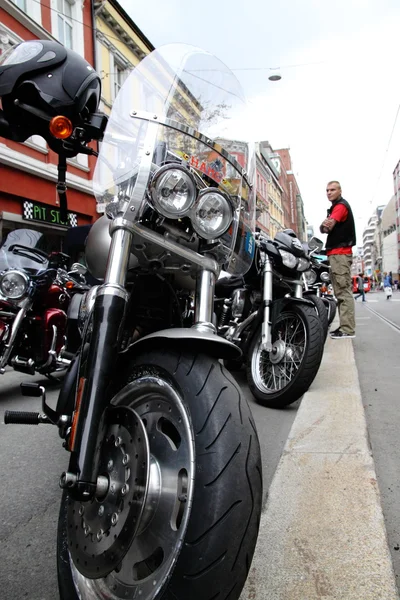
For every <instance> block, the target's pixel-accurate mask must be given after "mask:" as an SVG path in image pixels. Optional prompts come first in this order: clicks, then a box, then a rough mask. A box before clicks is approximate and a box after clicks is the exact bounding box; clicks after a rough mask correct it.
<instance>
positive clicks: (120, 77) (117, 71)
mask: <svg viewBox="0 0 400 600" xmlns="http://www.w3.org/2000/svg"><path fill="white" fill-rule="evenodd" d="M124 81H125V68H124V67H123V66H122V65H121V64H119V63H118V62H116V61H114V98H116V97H117V94H118V92H119V90H120V89H121V88H122V84H123V83H124Z"/></svg>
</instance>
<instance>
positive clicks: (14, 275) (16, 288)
mask: <svg viewBox="0 0 400 600" xmlns="http://www.w3.org/2000/svg"><path fill="white" fill-rule="evenodd" d="M28 287H29V278H28V276H27V275H25V273H22V272H21V271H6V272H5V273H4V275H3V276H2V277H1V279H0V292H1V294H2V295H3V296H4V297H5V298H7V299H9V300H20V299H21V298H23V297H24V295H25V294H26V292H27V290H28Z"/></svg>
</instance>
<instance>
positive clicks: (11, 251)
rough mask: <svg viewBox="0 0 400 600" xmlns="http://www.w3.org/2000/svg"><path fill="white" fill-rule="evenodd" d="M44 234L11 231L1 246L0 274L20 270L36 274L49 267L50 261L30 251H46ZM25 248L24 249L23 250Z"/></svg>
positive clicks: (28, 231)
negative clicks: (10, 270)
mask: <svg viewBox="0 0 400 600" xmlns="http://www.w3.org/2000/svg"><path fill="white" fill-rule="evenodd" d="M44 244H45V239H44V236H43V234H42V233H40V232H39V231H35V230H33V229H16V230H15V231H10V233H9V234H8V235H7V237H6V238H5V240H3V242H2V244H1V246H0V273H1V272H2V271H5V270H6V269H19V270H22V271H28V272H29V273H31V274H35V273H37V272H38V271H41V270H42V269H46V268H47V266H48V260H47V259H45V258H44V256H41V255H39V254H35V252H32V251H30V249H33V250H34V249H37V250H41V251H44ZM22 246H24V248H22Z"/></svg>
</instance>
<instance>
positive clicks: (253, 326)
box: [216, 230, 324, 408]
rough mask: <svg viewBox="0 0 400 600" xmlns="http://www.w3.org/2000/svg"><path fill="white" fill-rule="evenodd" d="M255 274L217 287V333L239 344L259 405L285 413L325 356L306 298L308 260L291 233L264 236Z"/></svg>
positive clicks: (237, 364)
mask: <svg viewBox="0 0 400 600" xmlns="http://www.w3.org/2000/svg"><path fill="white" fill-rule="evenodd" d="M256 247H257V251H256V256H255V260H254V263H253V266H252V268H251V270H250V271H249V272H248V273H247V274H245V275H244V277H242V278H236V279H232V278H223V279H220V280H219V281H218V282H217V286H216V294H217V297H218V299H219V300H218V302H217V303H216V306H217V323H218V332H219V334H220V335H221V336H223V337H224V338H225V339H227V340H231V341H233V342H234V343H236V344H237V345H238V346H239V347H240V349H241V350H242V357H241V358H240V359H234V360H230V361H228V362H227V363H226V364H227V366H228V368H230V369H238V368H241V366H242V365H243V364H245V366H246V375H247V381H248V384H249V387H250V389H251V391H252V392H253V395H254V397H255V398H256V400H257V402H258V403H260V404H262V405H264V406H269V407H273V408H282V407H284V406H287V405H288V404H291V403H292V402H295V401H296V400H298V399H299V398H300V397H301V396H302V395H303V394H304V393H305V392H306V391H307V390H308V388H309V387H310V385H311V383H312V381H313V380H314V378H315V376H316V374H317V372H318V369H319V366H320V363H321V359H322V354H323V346H324V332H323V327H322V324H321V320H320V319H319V317H318V313H317V311H316V307H315V305H314V303H313V302H312V300H310V299H307V298H304V297H303V294H302V287H303V284H302V273H303V272H304V271H306V270H307V269H309V267H310V261H309V259H308V257H307V254H306V252H305V250H304V248H303V246H302V244H301V242H300V241H299V240H298V239H297V237H296V236H295V234H294V233H293V231H292V230H285V231H283V232H280V233H278V234H277V235H276V237H275V239H274V240H271V239H267V238H265V237H263V236H262V235H260V236H259V237H258V239H257V240H256Z"/></svg>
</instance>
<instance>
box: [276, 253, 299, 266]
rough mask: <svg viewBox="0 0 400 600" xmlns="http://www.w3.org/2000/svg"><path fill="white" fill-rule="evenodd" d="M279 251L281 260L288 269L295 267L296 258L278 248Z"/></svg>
mask: <svg viewBox="0 0 400 600" xmlns="http://www.w3.org/2000/svg"><path fill="white" fill-rule="evenodd" d="M279 253H280V255H281V257H282V262H283V264H284V265H285V267H287V268H288V269H295V268H296V267H297V258H296V257H295V256H294V255H293V254H292V253H291V252H287V251H286V250H279Z"/></svg>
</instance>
